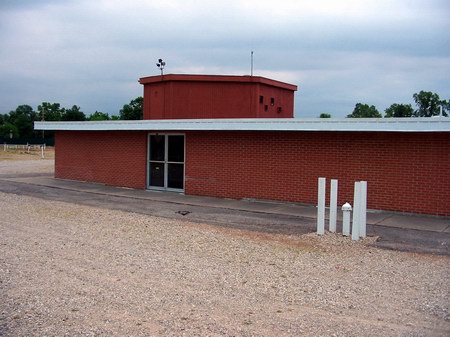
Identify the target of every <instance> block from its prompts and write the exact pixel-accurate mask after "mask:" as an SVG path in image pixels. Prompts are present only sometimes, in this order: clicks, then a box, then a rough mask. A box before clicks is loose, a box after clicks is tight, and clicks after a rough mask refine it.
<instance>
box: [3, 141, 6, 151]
mask: <svg viewBox="0 0 450 337" xmlns="http://www.w3.org/2000/svg"><path fill="white" fill-rule="evenodd" d="M3 151H5V152H6V143H3Z"/></svg>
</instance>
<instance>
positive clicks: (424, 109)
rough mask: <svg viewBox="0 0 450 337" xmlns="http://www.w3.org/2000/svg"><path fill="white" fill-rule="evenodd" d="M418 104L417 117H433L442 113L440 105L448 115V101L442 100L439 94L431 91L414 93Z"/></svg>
mask: <svg viewBox="0 0 450 337" xmlns="http://www.w3.org/2000/svg"><path fill="white" fill-rule="evenodd" d="M413 98H414V101H415V102H416V105H417V110H416V111H415V115H416V116H417V117H431V116H438V115H439V114H440V106H441V105H442V107H443V111H442V112H443V115H444V116H448V111H449V110H448V108H447V104H448V103H447V101H445V100H441V99H440V98H439V95H438V94H436V93H434V92H431V91H423V90H421V91H420V92H419V93H415V94H414V95H413Z"/></svg>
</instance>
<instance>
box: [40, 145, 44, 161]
mask: <svg viewBox="0 0 450 337" xmlns="http://www.w3.org/2000/svg"><path fill="white" fill-rule="evenodd" d="M41 158H42V159H44V147H43V146H41Z"/></svg>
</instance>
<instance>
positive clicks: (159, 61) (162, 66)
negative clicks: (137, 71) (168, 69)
mask: <svg viewBox="0 0 450 337" xmlns="http://www.w3.org/2000/svg"><path fill="white" fill-rule="evenodd" d="M165 65H166V62H164V61H163V60H162V59H159V60H158V63H156V66H157V67H158V68H159V70H161V76H162V75H164V66H165Z"/></svg>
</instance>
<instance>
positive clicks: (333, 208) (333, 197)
mask: <svg viewBox="0 0 450 337" xmlns="http://www.w3.org/2000/svg"><path fill="white" fill-rule="evenodd" d="M337 193H338V181H337V180H336V179H331V191H330V220H329V225H328V226H329V230H330V232H331V233H335V232H336V217H337Z"/></svg>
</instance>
